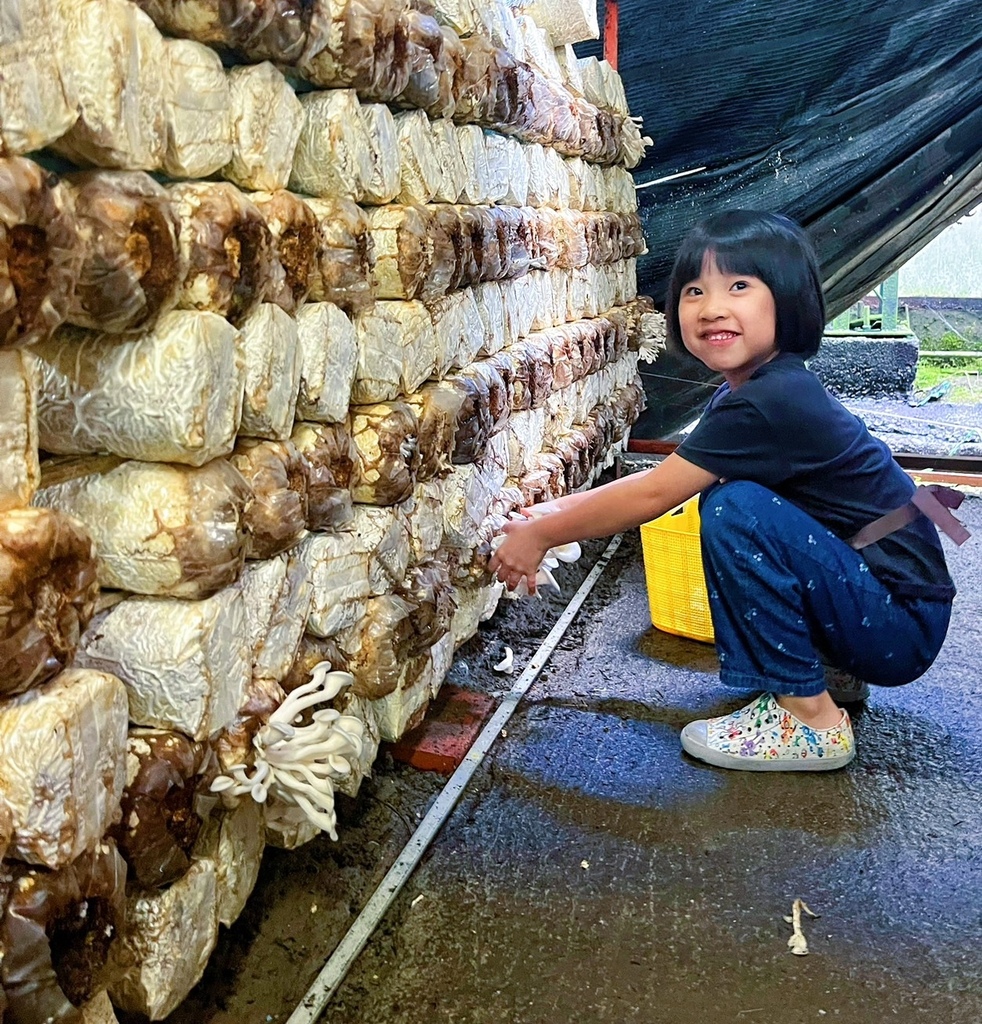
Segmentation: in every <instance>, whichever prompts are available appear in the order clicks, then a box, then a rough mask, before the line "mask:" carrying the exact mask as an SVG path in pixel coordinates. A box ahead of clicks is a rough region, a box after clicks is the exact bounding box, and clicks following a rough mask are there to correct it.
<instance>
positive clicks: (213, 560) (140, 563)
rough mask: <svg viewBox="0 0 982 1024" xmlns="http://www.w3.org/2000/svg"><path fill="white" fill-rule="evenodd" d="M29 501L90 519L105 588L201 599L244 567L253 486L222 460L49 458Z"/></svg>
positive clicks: (220, 586)
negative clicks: (200, 463)
mask: <svg viewBox="0 0 982 1024" xmlns="http://www.w3.org/2000/svg"><path fill="white" fill-rule="evenodd" d="M34 500H35V504H37V505H39V506H42V507H45V508H52V509H57V510H58V511H60V512H64V513H68V514H69V515H72V516H74V517H75V518H77V519H78V520H80V521H81V522H83V523H85V524H86V525H87V527H88V530H89V532H90V534H91V535H92V539H93V540H94V541H95V548H96V552H97V559H98V574H99V583H100V584H101V585H102V586H103V587H109V588H112V589H118V590H128V591H131V592H133V593H137V594H147V595H156V596H169V597H182V598H200V597H207V596H208V595H209V594H211V593H214V592H215V591H216V590H220V589H221V588H222V587H227V586H228V585H229V584H230V583H234V582H235V580H236V579H237V578H238V575H239V572H240V571H241V569H242V564H243V559H244V557H245V543H246V533H245V509H246V505H247V503H248V502H249V501H251V500H252V492H251V490H250V488H249V486H248V484H247V483H246V481H245V480H244V479H243V478H242V475H241V474H240V473H239V472H238V471H237V470H235V469H234V468H233V467H232V466H230V465H229V464H228V463H227V462H226V461H225V460H224V459H215V460H213V461H212V462H208V463H206V464H205V465H204V466H201V467H200V468H195V467H190V466H180V465H174V464H172V463H161V462H138V461H124V460H122V459H120V458H118V457H117V456H113V455H93V456H83V457H81V458H66V459H51V460H48V461H47V462H45V464H44V469H43V472H42V476H41V487H40V489H39V491H38V493H37V496H36V497H35V499H34Z"/></svg>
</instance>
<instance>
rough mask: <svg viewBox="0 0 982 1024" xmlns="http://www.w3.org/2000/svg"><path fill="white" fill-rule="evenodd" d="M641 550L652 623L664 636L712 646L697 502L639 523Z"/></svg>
mask: <svg viewBox="0 0 982 1024" xmlns="http://www.w3.org/2000/svg"><path fill="white" fill-rule="evenodd" d="M641 550H642V552H643V554H644V574H645V578H646V580H647V583H648V606H649V608H650V609H651V622H652V624H653V625H655V626H657V627H658V629H660V630H663V631H664V632H666V633H674V634H675V635H676V636H687V637H690V638H691V639H693V640H703V641H705V642H706V643H712V642H713V639H714V636H713V622H712V619H711V618H710V615H709V597H708V595H707V594H706V577H705V575H704V573H703V569H702V551H701V550H700V548H699V504H698V498H690V499H689V500H688V501H687V502H686V503H685V504H684V505H680V506H679V507H678V508H677V509H674V510H673V511H671V512H666V513H665V515H663V516H660V517H659V518H658V519H653V520H652V521H651V522H650V523H644V524H642V526H641Z"/></svg>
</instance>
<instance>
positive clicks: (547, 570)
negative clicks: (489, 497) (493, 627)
mask: <svg viewBox="0 0 982 1024" xmlns="http://www.w3.org/2000/svg"><path fill="white" fill-rule="evenodd" d="M546 514H547V513H545V512H533V516H537V515H546ZM508 518H509V519H519V520H524V519H525V518H526V517H525V516H523V515H522V513H521V512H512V513H510V514H509V516H508ZM504 539H505V538H504V535H503V534H500V533H499V534H498V535H497V536H496V537H494V538H493V539H492V541H491V550H492V551H495V550H496V549H497V548H498V547H499V545H500V544H501V542H502V541H503V540H504ZM582 553H583V550H582V548H581V547H580V545H579V544H578V543H577V542H576V541H571V542H570V543H569V544H559V545H557V546H556V547H554V548H549V550H548V551H547V552H546V553H545V556H544V557H543V559H542V564H541V565H540V566H539V570H538V572H537V573H536V574H535V589H536V593H537V594H538V592H539V590H540V588H542V587H549V588H550V589H551V590H554V591H555V592H556V593H557V594H561V593H562V590H561V589H560V586H559V584H558V583H557V582H556V577H555V576H553V574H552V571H551V570H553V569H555V568H557V567H558V566H559V563H560V562H566V563H569V562H575V561H576V560H577V559H578V558H579V557H580V555H581V554H582ZM528 593H529V591H528V583H527V582H526V580H524V579H522V580H521V582H520V583H519V584H518V586H517V587H515V589H514V590H506V591H505V595H504V596H505V597H510V598H518V597H528Z"/></svg>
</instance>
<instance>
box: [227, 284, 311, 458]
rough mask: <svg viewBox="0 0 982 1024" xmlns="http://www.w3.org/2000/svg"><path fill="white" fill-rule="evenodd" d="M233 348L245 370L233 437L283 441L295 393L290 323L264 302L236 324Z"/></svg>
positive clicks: (296, 362)
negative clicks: (236, 348) (236, 434)
mask: <svg viewBox="0 0 982 1024" xmlns="http://www.w3.org/2000/svg"><path fill="white" fill-rule="evenodd" d="M239 345H240V351H241V353H242V357H243V362H244V364H245V388H244V398H243V403H242V419H241V421H240V423H239V437H261V438H267V439H268V440H271V441H284V440H286V439H287V438H288V437H289V436H290V432H291V431H292V429H293V420H294V417H295V416H296V411H297V394H298V392H299V390H300V341H299V337H298V334H297V324H296V321H295V320H294V319H293V317H291V316H290V315H289V314H288V313H285V312H284V311H283V310H282V309H280V307H279V306H277V305H275V304H274V303H272V302H264V303H262V304H261V305H260V306H258V307H256V309H254V310H253V311H252V312H251V313H250V314H249V315H248V316H247V317H246V318H245V320H243V321H242V326H241V329H240V335H239Z"/></svg>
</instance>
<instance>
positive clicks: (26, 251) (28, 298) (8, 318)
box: [0, 157, 82, 345]
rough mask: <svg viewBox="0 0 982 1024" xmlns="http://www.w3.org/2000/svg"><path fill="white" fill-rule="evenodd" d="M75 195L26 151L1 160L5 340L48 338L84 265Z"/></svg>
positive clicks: (0, 323)
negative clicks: (24, 153)
mask: <svg viewBox="0 0 982 1024" xmlns="http://www.w3.org/2000/svg"><path fill="white" fill-rule="evenodd" d="M81 258H82V252H81V246H80V244H79V240H78V233H77V229H76V225H75V214H74V203H73V202H72V196H71V194H70V193H69V192H68V190H67V189H66V187H65V186H64V185H63V184H60V183H59V182H58V181H57V180H56V179H55V176H54V175H53V174H49V173H48V172H47V171H44V170H42V169H41V168H40V167H39V166H38V165H37V164H35V163H33V162H32V161H31V160H27V159H25V158H24V157H11V158H9V159H4V160H0V345H3V344H10V343H12V342H30V341H34V340H36V339H38V338H46V337H47V336H48V335H49V334H51V332H52V331H53V330H54V329H55V328H56V327H57V326H58V325H59V324H60V323H62V322H63V321H64V319H65V317H66V316H67V315H68V310H69V308H70V306H71V302H72V296H73V294H74V291H75V287H76V284H77V282H78V275H79V270H80V269H81Z"/></svg>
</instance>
